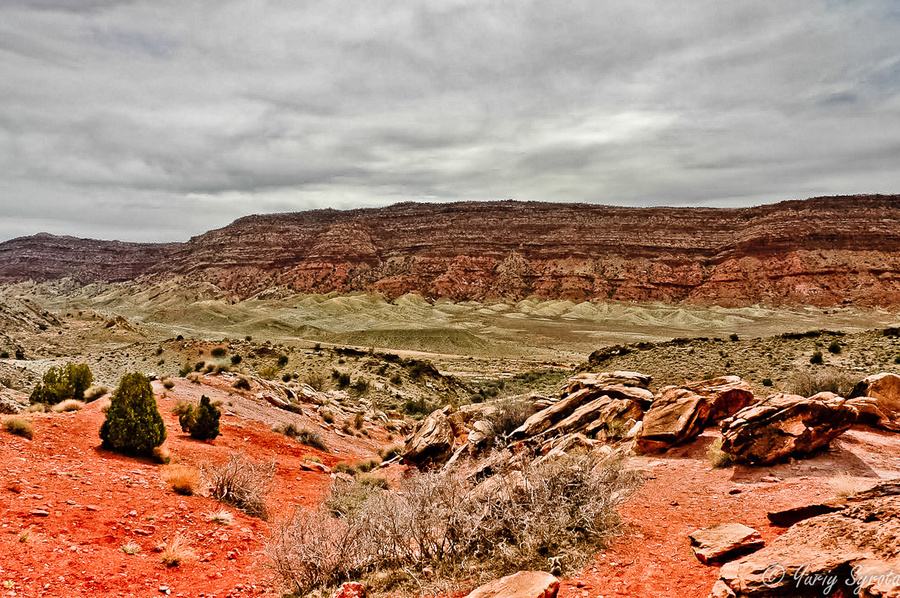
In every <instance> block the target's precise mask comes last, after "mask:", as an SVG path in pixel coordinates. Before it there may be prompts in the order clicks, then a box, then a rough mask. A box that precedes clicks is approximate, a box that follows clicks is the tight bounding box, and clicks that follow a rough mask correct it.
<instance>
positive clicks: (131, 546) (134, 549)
mask: <svg viewBox="0 0 900 598" xmlns="http://www.w3.org/2000/svg"><path fill="white" fill-rule="evenodd" d="M119 548H120V549H121V551H122V552H124V553H125V554H138V553H140V552H141V546H140V544H137V543H136V542H128V543H127V544H122V546H120V547H119Z"/></svg>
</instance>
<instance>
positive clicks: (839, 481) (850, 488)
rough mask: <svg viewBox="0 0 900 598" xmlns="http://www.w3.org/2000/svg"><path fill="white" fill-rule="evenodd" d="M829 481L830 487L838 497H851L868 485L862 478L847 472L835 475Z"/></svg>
mask: <svg viewBox="0 0 900 598" xmlns="http://www.w3.org/2000/svg"><path fill="white" fill-rule="evenodd" d="M830 483H831V489H832V490H834V493H835V495H836V496H837V497H838V498H853V497H854V496H856V495H857V494H859V493H860V492H862V491H863V490H865V489H866V488H868V486H869V484H867V483H866V482H865V481H864V480H861V479H859V478H857V477H854V476H852V475H850V474H849V473H847V472H843V473H840V474H838V475H836V476H835V477H834V478H832V480H831V482H830Z"/></svg>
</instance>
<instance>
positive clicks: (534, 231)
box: [0, 196, 900, 305]
mask: <svg viewBox="0 0 900 598" xmlns="http://www.w3.org/2000/svg"><path fill="white" fill-rule="evenodd" d="M898 224H900V196H851V197H825V198H815V199H809V200H805V201H788V202H782V203H779V204H775V205H767V206H759V207H754V208H745V209H714V208H619V207H605V206H593V205H581V204H577V205H576V204H553V203H536V202H535V203H523V202H512V201H505V202H477V203H476V202H472V203H455V204H415V203H405V204H398V205H394V206H390V207H387V208H380V209H360V210H352V211H335V210H317V211H310V212H300V213H292V214H272V215H264V216H249V217H246V218H241V219H239V220H237V221H235V222H234V223H232V224H230V225H229V226H226V227H225V228H222V229H219V230H214V231H210V232H208V233H206V234H203V235H200V236H198V237H195V238H193V239H191V240H190V241H188V242H187V243H183V244H168V245H137V244H127V243H119V244H116V245H114V246H111V245H109V244H106V242H97V241H78V240H75V239H70V238H59V237H50V236H47V235H37V236H35V237H27V238H22V239H14V240H12V241H8V242H6V243H3V244H0V281H10V280H21V279H23V278H34V279H38V280H41V279H48V278H57V277H62V276H73V277H75V278H78V279H79V280H82V281H91V280H127V279H130V278H135V277H138V276H154V277H159V276H169V275H189V276H191V277H194V278H196V279H199V280H205V281H209V282H212V283H215V284H217V285H219V286H221V287H223V288H226V289H229V290H233V291H236V292H238V293H239V294H241V295H243V296H249V295H252V294H254V293H256V292H258V291H260V290H263V289H265V288H269V287H272V286H276V285H278V286H286V287H290V288H292V289H295V290H297V291H303V292H329V291H338V292H350V291H367V292H382V293H384V294H386V295H388V296H391V297H394V296H398V295H401V294H403V293H407V292H417V293H420V294H422V295H424V296H426V297H434V298H437V297H449V298H452V299H457V300H462V299H484V298H500V297H503V298H508V299H520V298H524V297H527V296H529V295H537V296H541V297H552V298H566V299H572V300H585V299H592V298H601V299H613V300H636V301H652V300H661V301H670V302H681V301H686V302H694V303H719V304H728V305H737V304H745V303H756V302H767V303H808V304H815V305H835V304H841V303H854V304H865V305H874V304H881V305H885V304H897V303H900V227H898Z"/></svg>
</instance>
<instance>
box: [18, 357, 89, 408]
mask: <svg viewBox="0 0 900 598" xmlns="http://www.w3.org/2000/svg"><path fill="white" fill-rule="evenodd" d="M93 381H94V376H93V374H91V370H90V368H89V367H88V366H86V365H84V364H79V365H75V364H74V363H68V364H66V365H65V366H64V367H56V366H54V367H52V368H50V369H49V370H47V373H45V374H44V377H43V379H42V380H41V383H40V384H38V385H37V386H36V387H35V389H34V391H32V393H31V397H30V401H31V402H32V403H44V404H46V405H55V404H56V403H61V402H63V401H66V400H68V399H74V400H76V401H84V392H85V391H86V390H87V389H88V388H89V387H90V385H91V383H92V382H93Z"/></svg>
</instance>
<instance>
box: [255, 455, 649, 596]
mask: <svg viewBox="0 0 900 598" xmlns="http://www.w3.org/2000/svg"><path fill="white" fill-rule="evenodd" d="M637 483H638V477H637V475H636V474H634V473H632V472H629V471H626V470H625V469H623V467H622V465H621V462H620V461H605V462H604V461H599V460H598V458H597V457H596V456H593V455H590V454H587V455H578V456H570V457H566V458H563V459H560V460H557V461H553V462H548V463H544V464H540V465H533V464H528V465H525V466H524V467H522V468H521V469H512V470H509V471H504V472H501V473H498V474H496V475H495V476H493V477H491V478H488V479H487V480H486V481H484V482H482V483H481V484H480V485H475V483H474V482H473V481H472V480H471V479H469V478H466V477H464V476H462V475H461V474H460V473H458V472H454V471H439V472H415V473H413V474H412V475H410V476H408V477H407V478H406V479H404V481H403V482H402V486H401V488H400V489H399V491H398V492H392V491H390V490H386V489H384V488H381V487H380V486H379V485H372V484H366V483H364V482H360V481H355V482H353V483H347V482H340V481H339V480H336V481H335V484H336V485H335V486H334V487H333V488H332V493H331V496H330V498H329V499H328V507H326V508H322V509H318V510H316V511H312V512H310V511H307V510H298V511H297V512H295V514H294V516H293V517H292V518H291V519H290V520H288V521H285V522H282V523H281V524H280V525H278V526H277V527H276V529H275V531H274V533H273V535H272V537H271V539H270V541H269V543H268V545H267V548H266V553H267V555H268V557H269V559H270V562H271V565H272V567H273V568H274V570H275V572H276V576H277V578H278V579H279V580H280V581H281V582H282V583H283V585H284V586H285V587H286V588H289V589H291V590H292V591H295V592H298V593H306V592H308V591H310V590H312V589H316V588H326V587H329V586H332V585H335V584H337V583H339V582H341V581H343V580H346V579H351V578H352V579H365V578H367V577H368V576H370V575H374V574H375V573H376V572H378V573H379V575H383V574H384V573H385V572H391V571H394V572H399V571H403V570H407V571H409V570H421V569H422V568H423V567H425V566H429V567H431V568H432V569H433V570H434V571H435V573H436V574H437V575H438V576H439V577H443V578H447V579H449V578H453V577H456V576H459V575H465V576H467V579H468V578H470V577H471V576H472V575H473V572H477V573H476V575H477V576H480V577H482V578H483V577H487V576H498V575H504V574H506V573H510V572H514V571H518V570H522V569H543V570H548V569H551V568H555V565H556V564H559V565H561V566H562V568H563V570H565V571H573V570H576V569H578V568H579V567H581V566H583V564H584V563H585V562H587V559H588V558H590V556H592V555H593V554H595V553H596V552H597V550H598V549H599V548H600V547H601V546H602V545H603V542H604V541H605V540H606V539H607V538H608V537H609V536H610V535H611V534H614V533H616V532H617V531H618V530H619V527H620V520H619V517H618V515H617V512H616V509H617V507H618V505H619V504H620V503H621V502H622V501H624V500H625V498H626V497H627V496H628V495H629V494H630V493H631V492H632V490H633V489H634V488H635V487H636V486H637Z"/></svg>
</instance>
